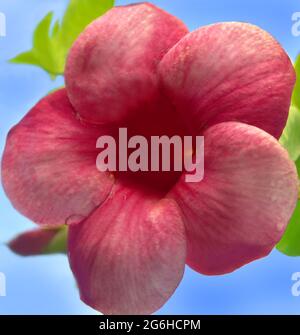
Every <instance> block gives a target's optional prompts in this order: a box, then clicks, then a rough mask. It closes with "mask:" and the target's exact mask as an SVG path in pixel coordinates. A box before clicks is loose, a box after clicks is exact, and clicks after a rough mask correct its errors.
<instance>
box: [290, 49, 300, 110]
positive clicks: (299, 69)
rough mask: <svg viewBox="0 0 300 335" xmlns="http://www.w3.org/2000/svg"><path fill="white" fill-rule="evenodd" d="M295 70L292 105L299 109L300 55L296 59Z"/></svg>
mask: <svg viewBox="0 0 300 335" xmlns="http://www.w3.org/2000/svg"><path fill="white" fill-rule="evenodd" d="M295 70H296V74H297V81H296V86H295V89H294V92H293V97H292V105H294V106H296V107H297V108H298V109H300V55H299V56H298V57H297V59H296V62H295Z"/></svg>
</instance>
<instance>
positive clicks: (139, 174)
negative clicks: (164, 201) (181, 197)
mask: <svg viewBox="0 0 300 335" xmlns="http://www.w3.org/2000/svg"><path fill="white" fill-rule="evenodd" d="M177 114H178V113H176V111H175V109H174V107H173V106H172V105H171V104H170V103H169V102H168V101H166V100H165V99H163V98H160V99H158V100H157V101H155V102H152V103H151V104H149V103H148V104H145V105H144V106H143V107H142V108H140V109H139V110H138V111H137V112H136V113H135V116H134V117H133V118H132V119H131V120H128V121H126V122H123V123H122V124H120V125H118V126H119V127H118V128H116V129H114V138H115V139H116V143H117V144H118V145H117V146H118V148H117V150H116V152H117V157H116V166H117V171H116V172H114V174H115V176H116V178H119V179H121V180H122V181H123V182H130V183H135V184H138V185H139V186H141V187H145V188H149V189H152V190H155V191H156V192H160V193H162V194H165V193H167V192H168V191H169V190H170V189H171V188H172V186H173V185H174V184H175V183H176V182H177V180H178V179H179V177H180V176H181V174H182V170H183V169H184V162H183V159H184V150H185V148H184V146H183V144H184V136H187V135H188V133H187V129H186V127H185V126H184V124H185V122H184V120H181V119H180V118H179V117H178V115H177ZM120 129H121V130H122V131H123V134H124V133H125V132H126V139H124V136H120V133H121V131H120ZM137 137H140V138H141V137H142V138H143V139H144V140H143V143H144V142H145V145H143V146H141V143H135V145H133V144H132V143H131V142H132V139H133V140H134V139H136V138H137ZM154 138H156V141H159V146H155V147H154V146H153V142H154V141H153V139H154ZM175 139H177V142H176V141H175ZM124 141H125V142H126V143H123V142H124ZM128 141H129V142H128ZM175 142H176V143H177V144H178V143H180V146H181V148H180V150H179V151H178V150H177V151H176V149H179V147H178V145H177V146H176V143H175ZM122 148H123V149H122ZM125 151H126V152H125ZM191 151H192V149H191ZM145 155H146V156H147V157H146V159H145ZM124 156H126V157H125V159H126V163H127V169H126V171H124V161H123V160H124ZM141 159H142V160H143V162H141ZM154 159H155V160H156V162H155V164H154V163H153V160H154ZM157 160H158V162H157ZM120 164H121V166H122V165H123V171H122V169H120ZM130 164H131V165H134V164H136V168H135V169H132V168H130V166H128V165H130ZM154 165H155V166H156V168H154V169H153V166H154ZM180 165H181V166H182V169H181V170H180V169H178V166H180ZM145 167H146V168H145ZM168 167H169V168H168ZM178 170H179V171H178Z"/></svg>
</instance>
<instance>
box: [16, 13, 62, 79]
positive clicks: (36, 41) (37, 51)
mask: <svg viewBox="0 0 300 335" xmlns="http://www.w3.org/2000/svg"><path fill="white" fill-rule="evenodd" d="M52 18H53V13H52V12H50V13H48V14H47V15H46V16H45V17H44V18H43V20H42V21H41V22H40V23H39V24H38V26H37V27H36V29H35V32H34V35H33V47H32V49H31V50H30V51H27V52H24V53H21V54H20V55H18V56H16V57H15V58H13V59H11V62H13V63H25V64H31V65H36V66H39V67H41V68H43V69H44V70H46V71H47V72H49V74H50V75H52V76H53V75H59V74H62V73H63V71H64V58H63V49H62V47H61V46H60V45H59V43H58V29H59V28H58V27H59V24H58V22H56V23H55V25H54V27H53V29H51V23H52Z"/></svg>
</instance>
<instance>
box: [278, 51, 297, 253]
mask: <svg viewBox="0 0 300 335" xmlns="http://www.w3.org/2000/svg"><path fill="white" fill-rule="evenodd" d="M295 69H296V74H297V82H296V85H295V88H294V92H293V96H292V104H291V108H290V113H289V118H288V122H287V125H286V127H285V129H284V131H283V134H282V136H281V138H280V143H281V144H282V145H283V146H284V147H285V148H286V149H287V151H288V153H289V155H290V158H291V159H292V160H293V161H294V162H295V164H296V167H297V171H298V176H299V179H300V55H299V56H298V58H297V60H296V63H295ZM277 249H278V250H279V251H281V252H282V253H284V254H285V255H288V256H300V201H298V203H297V207H296V209H295V211H294V214H293V216H292V218H291V220H290V222H289V224H288V227H287V229H286V231H285V233H284V235H283V237H282V239H281V241H280V242H279V243H278V245H277Z"/></svg>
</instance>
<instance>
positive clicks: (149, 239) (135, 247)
mask: <svg viewBox="0 0 300 335" xmlns="http://www.w3.org/2000/svg"><path fill="white" fill-rule="evenodd" d="M69 251H70V254H69V258H70V264H71V268H72V270H73V272H74V274H75V277H76V278H77V281H78V285H79V288H80V292H81V298H82V300H83V301H84V302H85V303H87V304H88V305H90V306H92V307H93V308H95V309H97V310H99V311H101V312H103V313H105V314H148V313H152V312H154V311H155V310H157V309H158V308H159V307H161V306H162V305H163V304H164V303H165V302H166V301H167V299H168V298H169V297H170V296H171V294H172V293H173V291H174V290H175V288H176V287H177V285H178V283H179V282H180V280H181V278H182V275H183V271H184V265H185V256H186V255H185V235H184V228H183V223H182V220H181V217H180V211H179V209H178V207H177V205H176V203H175V202H174V201H173V200H171V199H168V200H160V201H158V200H157V198H156V197H154V196H152V195H149V194H146V193H145V192H142V191H140V190H137V189H134V188H131V187H127V186H118V187H116V189H114V191H113V192H112V195H111V196H110V197H109V198H108V199H107V200H106V202H105V203H104V204H103V205H102V206H101V207H100V208H98V209H97V210H96V211H95V212H94V213H93V214H92V215H91V216H90V217H89V218H88V219H87V220H86V221H85V222H82V223H80V224H78V225H72V226H71V227H70V231H69Z"/></svg>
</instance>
